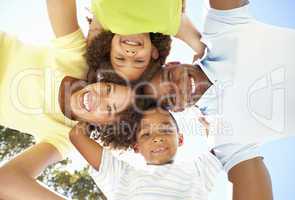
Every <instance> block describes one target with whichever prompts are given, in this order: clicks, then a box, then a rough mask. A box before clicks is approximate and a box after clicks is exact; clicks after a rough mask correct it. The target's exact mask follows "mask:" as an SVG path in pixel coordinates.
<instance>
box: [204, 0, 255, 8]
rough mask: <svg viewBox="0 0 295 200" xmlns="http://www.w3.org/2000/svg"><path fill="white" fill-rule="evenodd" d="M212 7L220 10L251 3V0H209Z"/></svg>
mask: <svg viewBox="0 0 295 200" xmlns="http://www.w3.org/2000/svg"><path fill="white" fill-rule="evenodd" d="M209 3H210V6H211V8H214V9H218V10H230V9H234V8H239V7H242V6H244V5H246V4H248V3H249V0H209Z"/></svg>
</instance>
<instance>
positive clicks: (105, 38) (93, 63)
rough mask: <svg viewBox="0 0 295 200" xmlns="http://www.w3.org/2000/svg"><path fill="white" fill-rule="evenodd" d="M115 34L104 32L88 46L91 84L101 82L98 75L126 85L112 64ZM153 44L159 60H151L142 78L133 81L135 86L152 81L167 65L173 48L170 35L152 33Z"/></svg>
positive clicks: (132, 83) (87, 58) (89, 79)
mask: <svg viewBox="0 0 295 200" xmlns="http://www.w3.org/2000/svg"><path fill="white" fill-rule="evenodd" d="M113 37H114V33H112V32H110V31H103V32H102V33H100V34H99V35H98V36H96V37H95V38H94V39H93V41H92V42H91V44H90V45H89V46H88V49H87V53H86V60H87V64H88V66H89V73H88V76H87V79H88V81H89V82H90V83H95V82H98V81H100V80H99V79H100V77H97V75H98V74H100V75H101V77H103V79H106V80H113V82H114V83H117V84H121V85H122V84H123V85H126V80H124V78H122V77H120V76H119V75H118V74H117V73H115V70H114V68H113V66H112V64H111V58H110V54H111V44H112V39H113ZM150 38H151V42H152V44H153V45H154V46H155V47H156V48H157V49H158V51H159V58H158V59H156V60H154V59H151V61H150V63H149V66H148V67H147V69H146V70H145V72H144V73H143V74H142V76H141V78H140V79H139V80H136V81H132V82H131V85H134V84H136V83H138V82H141V81H149V80H151V79H152V77H153V76H154V74H155V73H157V72H158V71H159V70H160V69H161V67H162V65H163V64H165V61H166V58H167V56H168V55H169V52H170V48H171V38H170V36H168V35H163V34H161V33H150Z"/></svg>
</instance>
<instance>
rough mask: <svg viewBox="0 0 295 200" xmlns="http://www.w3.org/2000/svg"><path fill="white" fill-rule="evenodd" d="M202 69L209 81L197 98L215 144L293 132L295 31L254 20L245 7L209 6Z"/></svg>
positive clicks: (273, 137) (265, 138)
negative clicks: (207, 47)
mask: <svg viewBox="0 0 295 200" xmlns="http://www.w3.org/2000/svg"><path fill="white" fill-rule="evenodd" d="M204 38H205V39H206V40H209V41H210V42H211V49H210V52H209V54H208V57H207V58H206V59H205V60H204V61H203V65H204V66H202V69H203V71H204V72H205V73H206V74H207V76H208V77H209V79H210V80H211V81H212V82H213V83H214V86H212V87H210V88H209V90H208V91H207V92H206V93H205V95H203V97H202V98H201V99H200V101H199V102H198V106H199V107H201V108H202V107H204V106H206V107H207V113H208V114H209V115H211V116H214V117H212V118H210V122H211V129H210V133H211V135H212V136H213V137H214V140H215V145H216V146H218V145H223V144H230V143H241V144H249V143H260V142H266V141H268V140H270V139H275V138H280V137H283V136H287V135H290V134H294V135H295V89H294V86H295V54H294V52H295V30H292V29H287V28H280V27H275V26H271V25H267V24H263V23H261V22H258V21H256V20H255V19H254V18H253V17H252V16H251V14H250V13H249V7H248V6H244V7H241V8H237V9H233V10H225V11H221V10H215V9H210V10H209V12H208V15H207V17H206V20H205V27H204Z"/></svg>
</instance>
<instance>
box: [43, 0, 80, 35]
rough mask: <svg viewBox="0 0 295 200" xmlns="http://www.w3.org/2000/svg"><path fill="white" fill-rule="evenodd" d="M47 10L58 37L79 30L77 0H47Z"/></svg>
mask: <svg viewBox="0 0 295 200" xmlns="http://www.w3.org/2000/svg"><path fill="white" fill-rule="evenodd" d="M47 11H48V15H49V19H50V23H51V26H52V29H53V31H54V33H55V36H56V37H62V36H64V35H67V34H70V33H73V32H75V31H76V30H78V28H79V25H78V19H77V9H76V0H47Z"/></svg>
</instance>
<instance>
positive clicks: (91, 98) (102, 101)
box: [70, 82, 134, 124]
mask: <svg viewBox="0 0 295 200" xmlns="http://www.w3.org/2000/svg"><path fill="white" fill-rule="evenodd" d="M133 98H134V94H133V92H132V90H131V89H130V88H129V87H127V86H121V85H117V84H113V83H102V82H100V83H94V84H91V85H87V86H86V87H84V88H83V89H81V90H79V91H77V92H75V93H73V94H72V95H71V99H70V107H71V110H72V112H73V113H74V115H75V116H77V118H78V120H79V121H84V122H89V123H93V124H100V123H108V122H113V121H115V120H116V119H117V118H116V117H117V114H118V113H120V112H121V111H123V110H125V109H126V108H127V107H128V106H129V105H130V104H131V103H132V99H133Z"/></svg>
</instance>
